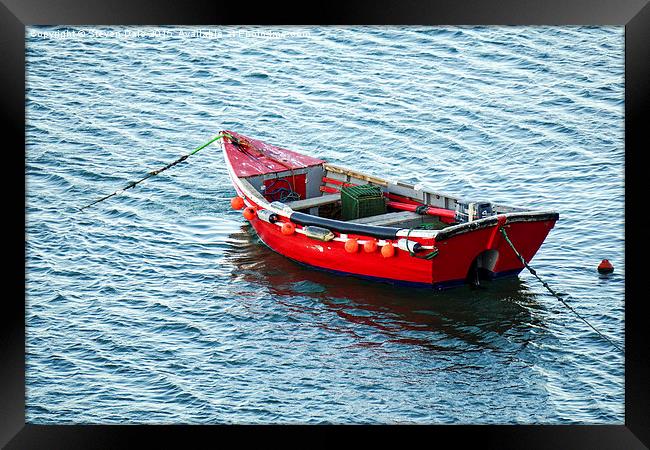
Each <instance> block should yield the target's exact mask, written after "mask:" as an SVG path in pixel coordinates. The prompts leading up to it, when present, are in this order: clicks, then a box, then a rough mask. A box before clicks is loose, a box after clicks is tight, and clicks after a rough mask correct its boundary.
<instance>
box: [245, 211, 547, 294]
mask: <svg viewBox="0 0 650 450" xmlns="http://www.w3.org/2000/svg"><path fill="white" fill-rule="evenodd" d="M251 203H253V202H251ZM250 223H251V225H252V226H253V228H254V229H255V231H256V233H257V234H258V236H259V237H260V239H261V240H262V242H264V243H265V244H266V245H267V246H268V247H269V248H271V249H272V250H274V251H276V252H277V253H280V254H281V255H284V256H286V257H288V258H290V259H292V260H294V261H297V262H299V263H302V264H306V265H309V266H313V267H316V268H321V269H325V270H329V271H333V272H337V273H342V274H349V275H357V276H361V277H366V278H373V279H380V280H383V281H389V282H402V283H408V284H419V285H430V286H434V287H438V288H443V287H447V286H452V285H456V284H461V283H464V282H465V280H466V279H467V277H468V272H469V270H470V267H471V266H472V263H473V262H474V260H475V259H476V258H477V257H478V256H479V255H480V254H481V253H483V252H485V251H486V250H494V251H496V252H497V255H498V256H497V257H496V263H495V265H494V267H493V269H492V270H491V271H490V272H491V273H492V276H493V277H500V276H510V275H517V274H518V273H519V272H520V271H521V270H522V269H523V268H524V267H523V265H522V264H521V261H519V259H518V258H517V256H516V255H515V254H514V252H513V251H512V249H511V248H510V246H509V245H508V243H507V242H506V241H505V239H504V238H503V236H502V235H501V234H500V233H498V232H497V230H498V225H496V226H493V227H489V228H485V229H482V230H476V231H472V232H468V233H464V234H460V235H458V236H454V237H451V238H449V239H447V240H445V241H443V242H437V243H436V246H437V247H438V249H439V250H440V251H439V254H438V255H437V256H436V257H435V258H433V259H432V260H425V259H420V258H414V257H412V256H410V255H409V253H408V252H405V251H401V250H396V252H395V256H393V257H390V258H384V257H383V256H382V255H381V253H380V252H378V251H377V252H372V253H367V252H365V251H364V250H363V249H362V248H360V249H359V251H357V252H356V253H348V252H347V251H346V250H345V247H344V245H345V244H344V243H343V242H337V241H330V242H321V241H317V240H314V239H311V238H308V237H306V236H304V235H302V234H298V233H295V234H293V235H291V236H285V235H283V234H282V233H281V232H280V228H279V227H278V226H277V225H274V224H270V223H268V222H264V221H263V220H261V219H259V218H254V219H253V220H251V221H250ZM554 224H555V221H554V220H547V221H540V222H517V223H513V224H510V225H508V224H506V225H505V229H506V231H507V233H508V236H509V238H510V240H511V241H512V242H513V243H514V244H515V246H516V248H517V250H518V251H519V252H520V253H521V255H522V256H523V257H524V259H526V261H530V260H531V259H532V258H533V256H534V255H535V253H537V250H538V249H539V248H540V246H541V245H542V243H543V242H544V239H545V238H546V236H547V235H548V233H549V231H550V230H551V228H553V226H554Z"/></svg>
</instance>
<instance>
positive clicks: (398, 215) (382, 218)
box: [350, 211, 422, 226]
mask: <svg viewBox="0 0 650 450" xmlns="http://www.w3.org/2000/svg"><path fill="white" fill-rule="evenodd" d="M415 219H422V216H421V215H420V214H418V213H414V212H411V211H400V212H390V213H386V214H379V215H377V216H370V217H362V218H361V219H353V220H350V222H354V223H363V224H365V225H378V226H388V225H393V224H396V223H400V222H405V221H407V220H415Z"/></svg>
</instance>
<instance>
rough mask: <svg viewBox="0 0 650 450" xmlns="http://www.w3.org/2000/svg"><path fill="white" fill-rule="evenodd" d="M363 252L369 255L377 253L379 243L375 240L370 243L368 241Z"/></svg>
mask: <svg viewBox="0 0 650 450" xmlns="http://www.w3.org/2000/svg"><path fill="white" fill-rule="evenodd" d="M363 251H365V252H367V253H372V252H375V251H377V241H376V240H374V239H372V240H370V241H366V243H365V244H363Z"/></svg>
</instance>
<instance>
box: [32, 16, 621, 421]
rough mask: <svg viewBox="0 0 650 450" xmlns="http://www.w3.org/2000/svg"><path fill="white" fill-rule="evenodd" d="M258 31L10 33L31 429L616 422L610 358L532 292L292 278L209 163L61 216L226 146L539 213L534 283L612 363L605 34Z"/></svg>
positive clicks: (608, 38) (519, 285) (610, 127)
mask: <svg viewBox="0 0 650 450" xmlns="http://www.w3.org/2000/svg"><path fill="white" fill-rule="evenodd" d="M66 30H67V31H74V32H77V34H75V35H72V34H70V33H69V34H68V35H64V34H62V32H63V31H66ZM138 30H140V31H145V32H147V33H150V32H152V31H158V32H160V33H157V35H154V33H150V34H151V35H149V36H147V35H146V34H145V35H140V36H136V35H133V33H134V32H136V31H138ZM247 30H248V31H250V29H247ZM274 30H275V31H276V32H278V33H282V32H285V33H286V32H292V33H294V35H293V36H289V35H286V34H285V35H278V33H276V36H260V35H254V34H251V33H244V32H243V31H246V30H244V29H238V28H212V29H211V31H213V32H214V34H213V35H212V36H207V35H204V36H180V33H179V32H180V31H185V32H191V31H196V29H193V28H144V29H138V28H75V29H70V28H31V29H29V31H30V35H29V36H28V45H27V89H28V91H27V142H28V147H27V172H26V176H27V212H26V217H27V352H28V354H27V421H28V422H30V423H123V422H129V423H176V422H185V423H319V422H334V423H350V422H355V423H357V422H361V423H411V422H416V423H617V424H621V423H623V419H624V417H623V407H624V396H623V388H624V372H623V365H624V358H623V357H622V355H620V354H619V353H618V352H617V351H615V350H613V349H612V347H611V346H610V345H609V344H608V343H607V342H603V340H601V339H600V338H599V337H598V336H597V335H596V334H595V333H593V332H592V331H591V330H590V329H589V328H588V327H587V326H586V325H585V324H583V323H581V322H579V321H577V320H576V318H575V317H574V316H573V315H572V314H571V313H570V312H569V311H567V310H566V309H565V308H564V307H562V306H561V305H560V304H559V303H558V301H557V300H555V299H554V298H553V297H550V296H549V295H548V294H547V293H546V292H545V290H544V289H543V287H541V286H540V285H539V284H538V283H537V282H536V280H535V279H534V278H532V277H531V276H530V275H529V274H527V273H522V274H521V275H520V277H519V278H518V279H511V280H503V281H499V282H493V283H490V284H488V285H487V287H486V288H484V289H478V290H477V289H470V288H458V289H454V290H450V291H445V292H442V293H436V292H429V291H427V290H409V289H404V288H395V287H392V286H390V285H384V284H374V283H369V282H364V281H360V280H356V279H351V278H345V277H337V276H334V275H329V274H324V273H321V272H317V271H313V270H309V269H306V268H303V267H301V266H298V265H296V264H294V263H291V262H289V261H288V260H286V259H284V258H283V257H281V256H279V255H277V254H275V253H273V252H271V251H270V250H268V249H266V248H265V247H264V246H262V245H261V244H260V242H259V241H258V240H257V239H256V238H255V237H254V236H253V235H252V234H251V231H250V230H249V229H248V228H247V227H246V226H245V224H244V220H243V219H242V217H241V215H240V213H239V212H234V211H231V210H230V209H229V198H230V197H231V196H232V195H233V189H232V187H231V185H230V183H229V181H228V178H227V175H226V169H225V167H224V162H223V160H222V156H221V154H220V152H219V151H218V148H217V147H209V148H208V149H206V150H204V151H202V152H201V153H199V154H198V155H196V156H195V157H193V158H191V159H190V160H188V161H187V162H185V163H183V164H182V165H179V166H177V167H175V168H174V169H172V170H169V171H167V172H165V173H164V174H162V175H160V176H158V177H155V178H152V179H150V180H149V181H147V182H146V183H143V184H142V185H140V186H139V187H137V188H136V189H133V190H130V191H127V192H126V193H124V194H123V195H121V196H118V197H114V198H112V199H110V200H108V201H106V202H104V203H102V204H99V205H97V206H96V207H94V208H91V209H89V210H87V211H86V212H84V213H83V214H79V213H78V212H77V211H76V208H77V207H79V206H82V205H83V204H84V203H87V202H90V201H92V200H94V199H96V198H98V197H100V196H102V195H104V194H107V193H110V192H112V191H114V190H116V189H118V188H120V187H121V186H123V185H125V184H126V183H127V182H128V181H131V180H134V179H138V178H140V177H141V176H143V175H144V174H146V173H147V172H148V171H149V170H152V169H156V168H158V167H161V166H163V165H165V164H166V163H168V162H170V161H172V160H174V159H176V158H177V157H178V156H180V155H181V154H184V153H187V151H188V150H191V149H193V148H195V147H197V146H198V145H200V144H202V143H203V142H206V141H207V140H208V139H210V137H212V136H214V135H215V134H216V133H217V132H218V131H219V130H221V129H232V130H235V131H238V132H241V133H243V134H248V135H250V136H253V137H256V138H259V139H262V140H266V141H268V142H270V143H273V144H277V145H281V146H284V147H287V148H291V149H295V150H299V151H303V152H305V153H308V154H311V155H314V156H320V157H323V158H325V159H327V160H328V161H330V162H333V163H338V164H343V165H348V166H352V167H356V168H358V169H361V170H364V171H367V172H370V173H374V174H378V175H386V174H387V175H389V177H390V178H394V179H402V180H404V181H412V182H415V181H417V182H421V183H424V184H427V185H429V186H431V187H434V188H436V189H438V190H440V191H443V192H449V193H452V194H456V195H461V196H465V197H470V198H471V197H478V198H481V199H483V198H487V199H491V200H493V201H496V202H501V203H506V204H514V205H526V206H531V207H535V208H541V209H555V210H557V211H559V212H560V215H561V217H560V221H559V222H558V223H557V225H556V227H555V229H554V230H552V232H551V234H550V235H549V237H548V239H547V241H546V243H545V244H544V246H543V247H542V248H541V250H540V252H539V253H538V255H537V256H536V258H535V259H534V260H533V264H532V265H533V266H534V267H536V268H537V269H538V272H539V274H540V275H541V276H542V277H543V278H544V279H545V280H547V281H548V282H549V283H550V284H551V285H552V286H554V287H555V288H556V289H558V290H559V291H561V292H563V293H566V294H569V295H570V297H569V299H568V301H569V302H570V304H571V305H572V306H573V307H575V308H576V309H577V310H578V311H579V312H580V313H581V314H583V315H584V316H585V317H586V318H588V319H589V320H590V321H591V322H592V323H593V324H595V325H596V326H597V327H598V328H599V329H600V330H602V331H603V332H604V333H606V334H607V335H608V336H611V338H612V339H613V340H614V341H615V342H617V343H618V344H619V345H623V340H624V281H625V261H624V259H623V258H624V254H623V243H624V234H623V230H624V228H623V227H624V216H623V206H624V189H623V186H624V184H623V183H624V180H623V164H624V142H623V130H624V105H623V93H624V83H623V73H624V72H623V70H624V65H623V64H624V60H623V49H624V47H623V42H624V41H623V37H624V34H623V28H622V27H619V28H594V27H591V28H585V27H534V28H525V27H478V28H474V27H461V28H422V27H401V28H392V27H373V28H356V27H347V28H285V29H282V28H275V29H274ZM98 31H101V32H102V35H99V33H98ZM125 31H128V32H130V33H131V35H125V33H124V32H125ZM56 32H59V34H56ZM79 32H84V33H85V35H80V33H79ZM163 32H164V33H163ZM219 32H220V33H221V36H219V35H218V34H217V33H219ZM38 33H40V34H38ZM296 34H297V35H296ZM603 258H608V259H610V261H612V262H613V264H614V265H615V266H616V272H615V273H614V274H613V275H612V276H610V277H607V278H605V277H600V276H599V275H598V274H597V273H596V270H595V268H596V265H597V264H598V262H599V261H600V260H601V259H603Z"/></svg>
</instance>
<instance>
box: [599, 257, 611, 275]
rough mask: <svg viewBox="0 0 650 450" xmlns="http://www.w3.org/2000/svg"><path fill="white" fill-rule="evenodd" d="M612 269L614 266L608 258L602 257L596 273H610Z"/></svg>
mask: <svg viewBox="0 0 650 450" xmlns="http://www.w3.org/2000/svg"><path fill="white" fill-rule="evenodd" d="M613 271H614V266H613V265H612V263H610V262H609V260H608V259H603V260H602V261H601V262H600V264H598V273H612V272H613Z"/></svg>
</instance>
